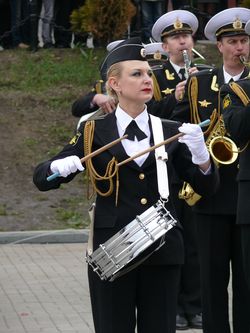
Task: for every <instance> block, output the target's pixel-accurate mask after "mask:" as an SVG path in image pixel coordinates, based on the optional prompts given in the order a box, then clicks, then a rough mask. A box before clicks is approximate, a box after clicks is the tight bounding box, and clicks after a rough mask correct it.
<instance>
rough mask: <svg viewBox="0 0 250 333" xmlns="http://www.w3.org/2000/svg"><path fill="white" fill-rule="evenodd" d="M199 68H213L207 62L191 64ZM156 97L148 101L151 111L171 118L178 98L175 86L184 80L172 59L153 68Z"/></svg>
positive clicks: (162, 116)
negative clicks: (176, 97) (173, 64)
mask: <svg viewBox="0 0 250 333" xmlns="http://www.w3.org/2000/svg"><path fill="white" fill-rule="evenodd" d="M194 66H195V67H197V69H198V70H206V69H208V68H211V66H209V65H205V64H191V67H194ZM153 80H154V97H153V99H152V100H151V101H150V102H148V103H147V105H148V111H149V113H151V114H153V115H155V116H158V117H160V118H163V119H169V117H170V116H171V114H172V112H173V110H174V108H175V106H176V104H177V102H178V101H177V100H176V99H175V87H176V85H177V84H178V83H180V82H181V81H183V79H181V78H180V77H179V74H178V73H177V72H176V71H175V69H174V67H173V66H172V64H171V62H170V61H166V62H165V63H163V64H162V65H161V66H158V67H157V68H156V69H154V70H153Z"/></svg>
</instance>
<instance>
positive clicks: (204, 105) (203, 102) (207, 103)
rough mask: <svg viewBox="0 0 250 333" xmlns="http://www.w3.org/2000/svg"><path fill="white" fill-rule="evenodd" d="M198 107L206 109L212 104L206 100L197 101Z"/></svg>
mask: <svg viewBox="0 0 250 333" xmlns="http://www.w3.org/2000/svg"><path fill="white" fill-rule="evenodd" d="M198 102H199V104H200V106H202V107H204V108H207V107H208V105H210V104H212V103H211V102H208V101H207V100H206V99H204V101H198Z"/></svg>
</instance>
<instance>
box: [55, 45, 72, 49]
mask: <svg viewBox="0 0 250 333" xmlns="http://www.w3.org/2000/svg"><path fill="white" fill-rule="evenodd" d="M55 47H56V48H57V49H69V48H70V45H67V44H56V45H55Z"/></svg>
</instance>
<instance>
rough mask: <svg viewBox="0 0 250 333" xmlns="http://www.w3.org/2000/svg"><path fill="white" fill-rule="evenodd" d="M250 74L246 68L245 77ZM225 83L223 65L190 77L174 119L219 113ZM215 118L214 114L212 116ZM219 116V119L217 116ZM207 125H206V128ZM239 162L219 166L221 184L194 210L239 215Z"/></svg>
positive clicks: (196, 119) (191, 119)
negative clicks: (222, 88)
mask: <svg viewBox="0 0 250 333" xmlns="http://www.w3.org/2000/svg"><path fill="white" fill-rule="evenodd" d="M247 74H248V69H245V70H244V72H243V74H242V77H245V76H246V75H247ZM223 84H224V75H223V68H222V67H220V68H214V69H210V70H204V71H200V72H198V73H195V74H193V75H191V76H190V78H189V79H188V82H187V84H186V88H185V95H184V98H183V100H182V101H181V102H179V103H178V104H177V105H176V107H175V110H174V112H173V115H172V116H171V119H173V120H178V121H181V122H192V123H199V122H200V121H203V120H206V119H210V117H211V116H212V114H214V115H216V114H217V113H218V110H219V107H220V105H219V104H220V97H219V90H220V87H221V86H222V85H223ZM212 118H213V117H212ZM215 119H216V118H215ZM206 129H207V128H205V130H206ZM237 166H238V161H236V162H234V163H233V164H230V165H222V164H220V166H219V172H220V187H219V190H218V191H217V193H216V194H215V195H214V196H211V197H210V198H208V199H204V198H203V199H201V200H200V201H199V202H198V203H197V204H196V205H195V206H194V210H195V211H198V212H201V213H206V214H212V215H213V214H223V215H224V214H225V215H227V214H229V215H231V214H233V215H234V214H236V207H237V196H238V191H237V183H236V176H237V173H238V167H237Z"/></svg>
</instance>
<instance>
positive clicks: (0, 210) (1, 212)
mask: <svg viewBox="0 0 250 333" xmlns="http://www.w3.org/2000/svg"><path fill="white" fill-rule="evenodd" d="M0 216H7V209H6V206H5V205H0Z"/></svg>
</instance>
